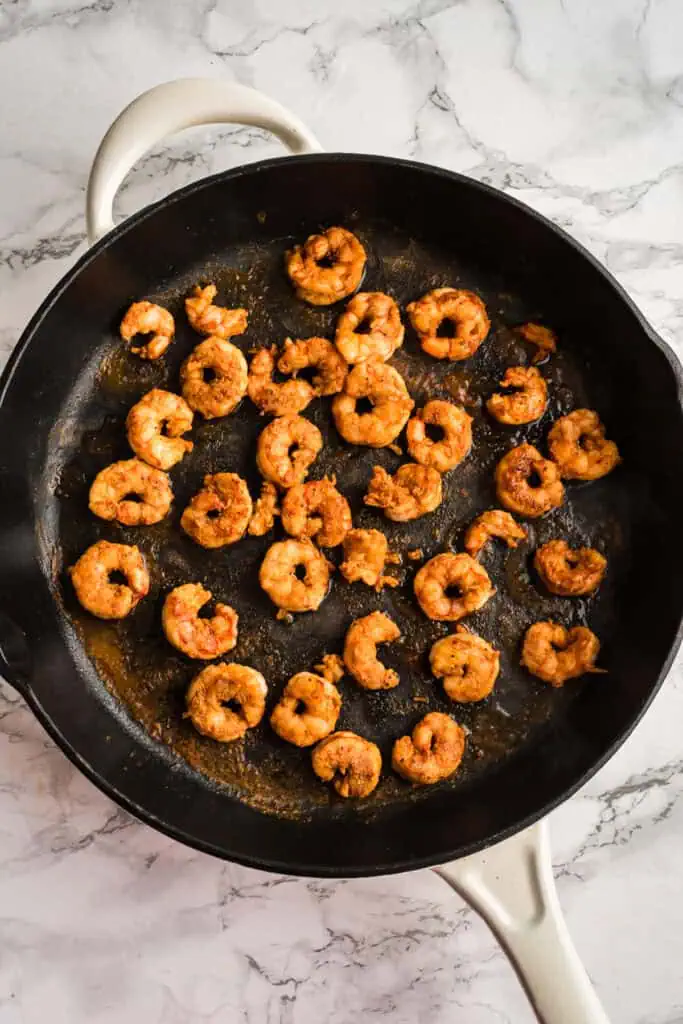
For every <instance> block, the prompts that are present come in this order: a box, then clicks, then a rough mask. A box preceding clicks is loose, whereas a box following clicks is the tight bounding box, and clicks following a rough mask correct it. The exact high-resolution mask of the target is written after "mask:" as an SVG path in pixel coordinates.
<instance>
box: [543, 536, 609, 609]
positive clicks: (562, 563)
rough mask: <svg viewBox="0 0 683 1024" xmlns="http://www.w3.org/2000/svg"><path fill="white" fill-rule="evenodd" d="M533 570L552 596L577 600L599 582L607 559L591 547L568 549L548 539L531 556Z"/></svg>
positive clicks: (560, 543)
mask: <svg viewBox="0 0 683 1024" xmlns="http://www.w3.org/2000/svg"><path fill="white" fill-rule="evenodd" d="M534 568H535V569H536V571H537V573H538V575H539V576H540V577H541V579H542V580H543V582H544V583H545V585H546V587H547V588H548V590H549V591H550V592H551V593H552V594H559V596H560V597H580V596H582V595H585V594H592V593H593V591H594V590H597V588H598V587H599V586H600V584H601V583H602V580H603V577H604V575H605V572H606V570H607V559H606V558H605V556H604V555H601V554H600V552H599V551H596V550H595V548H574V549H572V548H570V547H569V545H568V544H567V542H566V540H560V539H556V540H549V541H548V543H547V544H543V545H542V546H541V547H540V548H539V549H538V550H537V552H536V554H535V555H534Z"/></svg>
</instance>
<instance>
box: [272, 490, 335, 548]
mask: <svg viewBox="0 0 683 1024" xmlns="http://www.w3.org/2000/svg"><path fill="white" fill-rule="evenodd" d="M281 515H282V525H283V526H284V528H285V530H286V531H287V533H289V534H290V535H291V536H292V537H310V538H311V539H312V538H315V541H316V543H317V544H319V545H320V547H323V548H333V547H336V546H337V544H341V543H342V541H343V540H344V537H345V536H346V534H347V533H348V532H349V530H350V529H351V509H350V508H349V503H348V501H347V500H346V498H345V497H344V495H343V494H340V492H339V491H338V490H337V488H336V487H335V479H334V477H332V478H331V479H328V478H327V477H326V478H324V479H323V480H309V481H308V482H307V483H304V484H295V486H294V487H291V488H290V489H289V490H288V491H287V493H286V494H285V496H284V498H283V499H282V513H281Z"/></svg>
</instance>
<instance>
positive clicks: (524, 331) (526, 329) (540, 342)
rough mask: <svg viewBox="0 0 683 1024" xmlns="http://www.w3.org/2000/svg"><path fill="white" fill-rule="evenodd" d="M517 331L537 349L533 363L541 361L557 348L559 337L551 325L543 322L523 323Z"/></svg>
mask: <svg viewBox="0 0 683 1024" xmlns="http://www.w3.org/2000/svg"><path fill="white" fill-rule="evenodd" d="M517 333H518V334H519V335H521V336H522V338H524V340H525V341H528V342H529V344H530V345H533V346H534V348H535V349H536V352H535V353H534V356H533V358H532V360H531V361H532V363H541V362H543V361H544V360H545V359H547V358H548V356H550V355H552V353H553V352H555V351H556V349H557V337H556V336H555V334H554V333H553V331H551V330H550V328H549V327H542V326H541V324H522V326H521V327H518V328H517Z"/></svg>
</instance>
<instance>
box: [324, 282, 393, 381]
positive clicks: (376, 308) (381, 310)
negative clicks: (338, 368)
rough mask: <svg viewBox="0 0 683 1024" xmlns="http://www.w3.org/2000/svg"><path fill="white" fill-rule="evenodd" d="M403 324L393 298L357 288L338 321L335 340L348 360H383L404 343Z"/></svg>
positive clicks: (354, 361)
mask: <svg viewBox="0 0 683 1024" xmlns="http://www.w3.org/2000/svg"><path fill="white" fill-rule="evenodd" d="M404 333H405V328H404V326H403V324H402V323H401V314H400V312H399V309H398V306H397V305H396V302H395V301H394V299H392V297H391V296H390V295H385V294H384V292H359V293H358V294H357V295H354V297H353V298H352V299H351V301H350V302H349V304H348V306H347V307H346V309H345V310H344V312H343V313H342V315H341V316H340V317H339V320H338V321H337V330H336V332H335V335H334V343H335V345H336V346H337V348H338V349H339V351H340V352H341V354H342V355H343V357H344V359H345V360H346V362H347V363H350V364H353V363H364V362H365V360H366V359H381V360H382V362H386V361H387V359H389V357H390V356H392V355H393V354H394V352H395V351H396V349H397V348H400V347H401V345H402V344H403V335H404Z"/></svg>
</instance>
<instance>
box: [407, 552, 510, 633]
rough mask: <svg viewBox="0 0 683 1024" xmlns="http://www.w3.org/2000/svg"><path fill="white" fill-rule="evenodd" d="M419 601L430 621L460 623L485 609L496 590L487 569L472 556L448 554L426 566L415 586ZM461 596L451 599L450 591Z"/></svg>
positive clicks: (438, 557)
mask: <svg viewBox="0 0 683 1024" xmlns="http://www.w3.org/2000/svg"><path fill="white" fill-rule="evenodd" d="M413 587H414V590H415V597H416V598H417V602H418V604H419V606H420V608H421V609H422V611H423V612H424V613H425V615H427V616H428V617H429V618H430V619H436V620H437V621H441V622H457V621H458V619H462V618H464V617H465V616H466V615H469V614H470V613H471V612H476V611H478V610H479V609H480V608H483V607H484V605H485V604H486V602H487V601H488V600H489V598H491V597H493V595H494V593H495V589H494V587H493V586H492V584H491V580H490V579H489V574H488V573H487V571H486V569H485V568H484V567H483V566H482V565H480V564H479V562H475V560H474V559H473V558H472V557H471V556H470V555H465V554H457V555H455V554H452V553H451V552H446V553H444V554H441V555H435V556H434V558H430V559H429V561H428V562H425V564H424V565H423V566H422V568H421V569H420V570H419V572H418V573H417V575H416V576H415V580H414V583H413ZM452 587H457V589H458V591H459V593H458V594H457V595H456V596H450V595H449V594H448V590H449V589H450V588H452Z"/></svg>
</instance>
